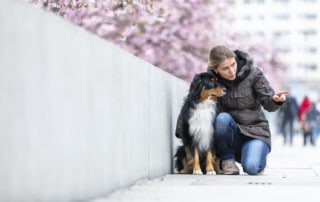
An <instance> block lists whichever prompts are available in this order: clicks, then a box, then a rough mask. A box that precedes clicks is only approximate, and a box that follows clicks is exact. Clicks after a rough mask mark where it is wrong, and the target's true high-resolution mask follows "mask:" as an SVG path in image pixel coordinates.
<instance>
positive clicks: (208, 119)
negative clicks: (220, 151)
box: [189, 100, 216, 152]
mask: <svg viewBox="0 0 320 202" xmlns="http://www.w3.org/2000/svg"><path fill="white" fill-rule="evenodd" d="M215 117H216V104H215V102H213V101H212V100H206V101H205V102H200V103H199V104H197V105H196V107H195V109H194V110H192V111H191V117H190V119H189V133H190V134H191V136H192V137H193V138H194V140H195V142H197V143H198V147H199V150H200V152H202V151H206V150H208V149H209V148H210V146H211V142H212V139H213V132H214V129H213V123H214V119H215Z"/></svg>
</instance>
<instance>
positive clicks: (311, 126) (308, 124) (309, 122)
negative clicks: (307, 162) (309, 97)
mask: <svg viewBox="0 0 320 202" xmlns="http://www.w3.org/2000/svg"><path fill="white" fill-rule="evenodd" d="M319 124H320V112H319V111H318V110H317V108H316V105H315V103H314V102H311V104H310V107H309V109H308V110H307V111H306V113H305V117H304V122H303V130H304V131H305V134H306V135H304V136H303V145H304V146H305V145H307V139H309V141H310V144H311V145H312V146H315V145H316V140H317V137H318V133H319Z"/></svg>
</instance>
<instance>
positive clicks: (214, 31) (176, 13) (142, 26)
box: [31, 0, 279, 82]
mask: <svg viewBox="0 0 320 202" xmlns="http://www.w3.org/2000/svg"><path fill="white" fill-rule="evenodd" d="M31 1H32V2H34V3H36V4H37V5H42V7H43V8H45V9H46V10H50V11H52V12H54V13H57V14H59V15H60V16H63V17H65V18H67V19H69V20H70V21H71V22H73V23H75V24H77V25H79V26H81V27H84V28H85V29H87V30H89V31H91V32H93V33H95V34H97V35H99V36H100V37H102V38H104V39H107V40H108V41H112V42H113V43H115V44H117V45H119V46H121V47H122V48H124V49H126V50H128V51H129V52H131V53H132V54H134V55H136V56H138V57H140V58H142V59H144V60H146V61H148V62H150V63H152V64H154V65H155V66H157V67H159V68H161V69H163V70H165V71H167V72H169V73H171V74H173V75H176V76H177V77H179V78H182V79H184V80H186V81H190V80H191V79H192V77H193V76H194V74H195V73H199V72H201V71H205V70H206V68H207V57H208V53H209V50H210V48H211V47H212V46H213V45H216V44H226V45H228V46H230V47H231V48H241V47H242V44H241V43H240V42H241V35H240V34H239V33H234V32H232V29H231V28H230V24H231V22H232V19H233V17H232V15H231V14H230V13H231V12H229V9H230V7H229V5H228V3H227V2H226V1H220V0H31ZM249 47H250V45H249ZM262 49H264V50H265V51H271V52H272V50H273V49H272V48H271V47H269V46H267V44H259V45H254V44H252V48H251V49H250V48H249V50H250V51H252V54H253V55H254V57H255V61H256V62H257V64H258V65H259V67H261V68H262V69H266V70H268V71H266V73H267V74H274V71H271V70H272V69H274V68H275V69H278V68H277V67H275V64H278V63H279V62H276V63H275V62H274V60H275V57H267V56H266V55H267V54H265V53H263V52H261V50H262ZM250 54H251V52H250ZM270 78H274V75H273V76H270ZM277 81H278V80H277V79H275V80H274V81H273V82H277Z"/></svg>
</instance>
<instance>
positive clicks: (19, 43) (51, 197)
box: [0, 0, 187, 202]
mask: <svg viewBox="0 0 320 202" xmlns="http://www.w3.org/2000/svg"><path fill="white" fill-rule="evenodd" d="M1 3H2V5H1V7H0V25H1V29H0V94H1V98H0V201H6V202H9V201H76V200H89V199H93V198H95V197H101V196H102V195H105V194H108V193H110V192H111V191H113V190H115V189H118V188H121V187H126V186H129V185H131V184H132V183H134V182H136V181H137V180H142V179H146V178H153V177H157V176H161V175H164V174H167V173H170V172H171V171H172V164H171V161H172V150H171V146H172V142H173V141H172V140H173V139H174V138H173V137H172V134H173V131H174V128H175V123H176V118H177V113H178V111H179V108H180V105H181V103H182V100H183V97H184V96H185V94H186V92H187V84H186V83H185V82H183V81H181V80H179V79H177V78H175V77H173V76H171V75H169V74H167V73H165V72H163V71H161V70H160V69H158V68H156V67H154V66H152V65H150V64H148V63H146V62H144V61H142V60H140V59H138V58H136V57H135V56H133V55H131V54H129V53H127V52H125V51H123V50H121V49H119V48H118V47H116V46H114V45H112V44H110V43H108V42H107V41H105V40H102V39H100V38H98V37H96V36H94V35H92V34H90V33H88V32H87V31H85V30H83V29H81V28H79V27H76V26H74V25H72V24H70V23H68V22H66V21H65V20H63V19H61V18H59V17H57V16H54V15H52V14H50V13H46V12H44V11H42V10H41V9H37V8H34V7H33V6H32V5H30V4H28V3H26V2H25V1H24V0H4V1H2V2H1Z"/></svg>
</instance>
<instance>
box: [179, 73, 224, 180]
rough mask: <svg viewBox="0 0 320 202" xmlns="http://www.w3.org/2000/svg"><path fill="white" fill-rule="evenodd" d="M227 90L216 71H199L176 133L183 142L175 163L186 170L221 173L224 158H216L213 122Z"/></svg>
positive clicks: (180, 170) (196, 172)
mask: <svg viewBox="0 0 320 202" xmlns="http://www.w3.org/2000/svg"><path fill="white" fill-rule="evenodd" d="M224 94H225V88H224V87H223V86H222V85H220V84H219V83H218V82H217V81H216V79H215V76H214V75H213V74H212V73H209V72H204V73H200V74H197V75H195V77H194V78H193V80H192V82H191V85H190V88H189V93H188V95H187V97H186V98H185V101H184V104H183V106H182V109H181V111H180V114H179V118H178V122H177V128H176V137H178V138H181V139H182V146H180V147H179V148H178V149H177V152H176V153H175V167H176V169H177V171H178V172H179V173H185V174H191V173H193V174H207V175H212V174H214V170H215V172H216V173H217V174H220V172H221V170H220V169H219V168H220V165H219V164H220V161H216V157H215V149H214V135H213V133H214V128H213V123H214V121H215V117H216V108H217V106H216V104H217V98H218V97H220V96H223V95H224Z"/></svg>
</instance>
